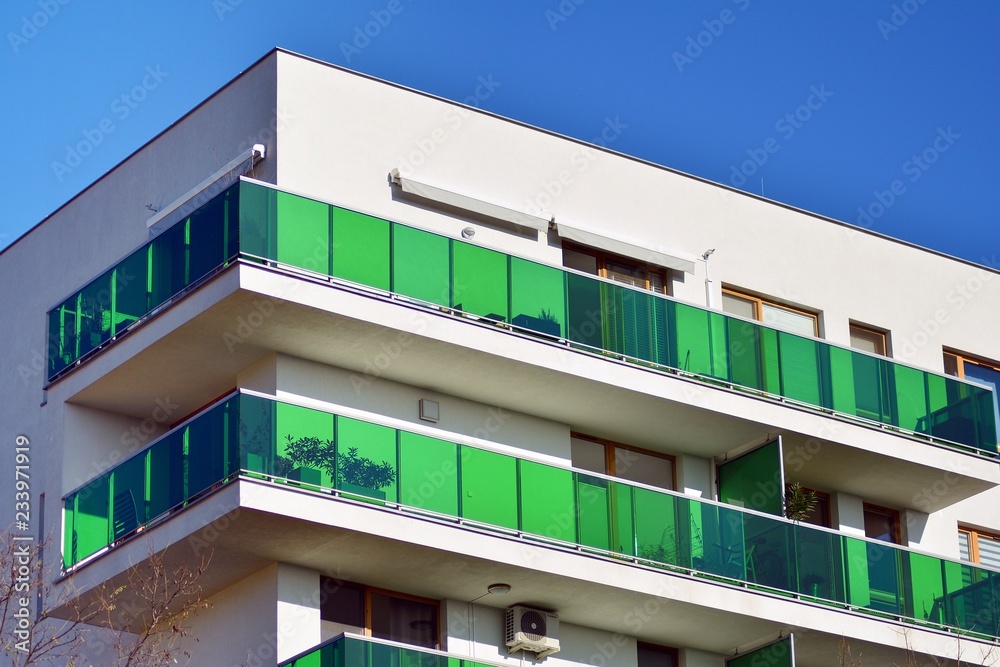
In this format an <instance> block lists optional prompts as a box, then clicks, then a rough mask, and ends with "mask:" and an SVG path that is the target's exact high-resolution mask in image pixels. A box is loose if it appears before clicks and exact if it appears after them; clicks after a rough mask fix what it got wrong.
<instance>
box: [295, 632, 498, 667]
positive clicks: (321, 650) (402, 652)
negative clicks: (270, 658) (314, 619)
mask: <svg viewBox="0 0 1000 667" xmlns="http://www.w3.org/2000/svg"><path fill="white" fill-rule="evenodd" d="M278 667H498V663H492V662H480V661H479V660H472V659H470V658H459V657H456V656H453V655H448V654H447V653H442V652H440V651H429V650H427V649H425V648H416V647H413V646H403V645H400V644H396V643H392V642H383V641H380V640H378V639H372V638H371V637H360V636H358V635H346V634H345V635H341V636H340V637H335V638H334V639H331V640H330V641H328V642H324V643H322V644H320V645H319V646H317V647H316V648H314V649H312V650H310V651H307V652H305V653H303V654H302V655H299V656H296V657H294V658H292V659H291V660H286V661H285V662H283V663H281V664H280V665H279V666H278Z"/></svg>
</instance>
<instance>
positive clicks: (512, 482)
mask: <svg viewBox="0 0 1000 667" xmlns="http://www.w3.org/2000/svg"><path fill="white" fill-rule="evenodd" d="M239 477H245V478H251V479H256V480H263V481H264V482H267V483H273V484H275V485H293V486H295V487H297V488H300V489H306V490H310V491H314V492H318V493H320V494H330V495H333V496H337V497H342V498H347V499H351V500H355V501H360V502H363V503H368V504H374V505H378V506H379V507H380V508H387V509H390V510H393V511H399V512H402V513H404V514H411V515H419V516H421V517H423V518H429V519H432V520H436V521H441V522H447V523H451V524H456V523H457V524H459V525H468V526H474V527H477V528H480V529H486V530H489V531H494V532H498V533H502V534H504V535H507V536H513V537H516V538H519V539H524V540H528V541H532V542H534V543H537V544H547V545H550V546H554V547H557V548H564V549H572V550H574V551H578V552H583V553H587V554H591V555H596V556H601V557H606V558H611V559H615V560H616V561H620V562H622V563H628V564H633V563H634V564H639V565H645V566H652V567H655V568H661V569H663V570H666V571H669V572H673V573H676V574H681V575H690V576H695V577H701V578H706V579H709V580H711V581H716V582H721V583H724V584H730V585H736V586H740V587H745V588H748V589H753V590H759V591H762V592H767V593H771V594H777V595H780V596H785V597H791V598H798V599H803V600H808V601H810V602H814V603H819V604H824V605H831V606H834V607H837V608H840V609H847V610H849V611H853V612H859V613H864V614H872V615H876V616H883V617H887V618H893V619H900V620H903V621H906V622H911V623H914V624H918V625H921V626H925V627H931V628H938V629H949V630H956V631H963V632H969V633H974V634H976V635H977V636H983V637H989V638H993V637H997V636H1000V632H998V630H997V628H998V627H1000V608H997V606H996V603H995V600H997V599H1000V572H997V571H993V570H988V569H986V568H981V567H977V566H973V565H970V564H967V563H960V562H955V561H949V560H946V559H943V558H938V557H936V556H931V555H927V554H921V553H918V552H915V551H911V550H908V549H904V548H901V547H897V546H893V545H890V544H885V543H881V542H876V541H872V540H867V539H864V538H857V537H849V536H846V535H842V534H840V533H837V532H834V531H830V530H826V529H822V528H816V527H813V526H808V525H801V524H796V523H792V522H789V521H787V520H785V519H782V518H778V517H774V516H772V515H768V514H762V513H758V512H754V511H750V510H744V509H740V508H736V507H732V506H728V505H723V504H721V503H716V502H711V501H706V500H701V499H696V498H692V497H687V496H684V495H681V494H678V493H674V492H669V491H663V490H658V489H654V488H650V487H645V486H642V485H637V484H627V483H624V482H622V481H620V480H617V479H614V478H610V477H606V476H603V475H596V474H592V473H585V472H582V471H578V470H572V469H567V468H560V467H556V466H552V465H546V464H542V463H538V462H535V461H530V460H527V459H522V458H516V457H512V456H508V455H504V454H500V453H497V452H493V451H488V450H485V449H480V448H477V447H473V446H469V445H462V444H458V443H454V442H449V441H446V440H441V439H439V438H434V437H430V436H427V435H422V434H419V433H414V432H410V431H406V430H401V429H395V428H390V427H388V426H384V425H379V424H375V423H371V422H367V421H362V420H358V419H354V418H350V417H345V416H341V415H334V414H331V413H327V412H323V411H319V410H315V409H311V408H305V407H301V406H297V405H292V404H289V403H283V402H278V401H274V400H272V399H269V398H263V397H260V396H256V395H252V394H248V393H238V394H234V395H232V396H230V397H229V398H227V399H224V400H223V401H221V402H219V403H217V404H216V405H214V406H212V407H211V408H209V409H207V410H205V411H204V412H202V413H201V414H199V415H198V416H196V417H193V418H192V419H190V420H189V421H187V422H186V423H184V424H183V425H181V426H179V427H177V428H175V429H174V430H172V431H171V432H169V433H167V434H166V435H165V436H163V437H162V438H160V439H159V440H157V441H156V442H154V443H153V444H152V445H151V446H150V447H148V448H147V449H145V450H143V451H141V452H139V453H138V454H136V455H134V456H133V457H131V458H129V459H127V460H125V461H123V462H122V463H120V464H118V465H117V466H115V467H114V468H112V469H111V470H109V471H108V472H106V473H104V474H103V475H101V476H100V477H98V478H96V479H94V480H92V481H91V482H89V483H87V484H86V485H84V486H83V487H81V488H80V489H78V490H76V491H74V492H72V493H70V494H68V495H67V496H66V497H65V499H64V530H65V533H64V542H63V545H64V546H63V550H64V560H63V565H64V567H65V568H66V569H67V570H69V569H71V568H74V567H75V566H76V565H78V564H80V563H82V562H83V561H85V560H87V559H90V558H92V557H95V556H96V555H97V554H99V553H101V552H103V551H105V550H106V549H108V548H109V547H113V546H116V545H118V544H119V543H121V542H122V541H124V540H126V539H128V538H129V537H131V536H133V535H136V534H138V533H140V532H142V531H143V530H145V529H146V528H148V527H150V526H152V525H154V524H156V523H158V522H160V521H162V520H164V519H166V518H167V517H169V515H170V514H171V513H172V512H173V511H175V510H178V509H182V508H184V507H185V506H187V505H188V504H190V503H191V502H192V501H194V500H196V499H198V498H200V497H202V496H204V495H206V494H208V493H211V492H212V491H213V490H215V489H217V488H220V487H222V486H223V485H225V484H226V483H228V482H230V481H233V480H235V479H237V478H239Z"/></svg>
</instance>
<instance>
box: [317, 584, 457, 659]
mask: <svg viewBox="0 0 1000 667" xmlns="http://www.w3.org/2000/svg"><path fill="white" fill-rule="evenodd" d="M325 581H332V582H334V584H335V585H336V587H337V588H352V589H354V590H357V591H360V592H361V593H362V598H361V599H362V605H363V606H364V608H363V609H362V616H363V618H364V635H365V636H366V637H373V636H374V635H373V634H372V595H373V594H375V595H382V596H384V597H390V598H398V599H401V600H410V601H413V602H419V603H421V604H426V605H429V606H433V607H434V623H435V626H436V632H435V633H434V646H433V647H429V646H425V647H422V648H433V649H434V650H440V649H441V601H440V600H435V599H433V598H425V597H421V596H419V595H411V594H409V593H401V592H399V591H393V590H389V589H387V588H378V587H376V586H368V585H367V584H360V583H355V582H349V581H340V580H338V579H335V578H333V577H325V576H321V578H320V589H321V590H323V589H324V588H323V587H324V582H325ZM320 620H321V621H327V622H331V623H339V621H331V620H330V619H324V618H323V612H322V605H320ZM404 643H405V642H404ZM413 646H419V645H418V644H413Z"/></svg>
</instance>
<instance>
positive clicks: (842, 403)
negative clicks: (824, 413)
mask: <svg viewBox="0 0 1000 667" xmlns="http://www.w3.org/2000/svg"><path fill="white" fill-rule="evenodd" d="M829 354H830V356H829V359H830V391H831V395H832V400H833V409H834V410H836V411H838V412H843V413H846V414H849V415H856V414H858V399H857V396H856V394H855V386H856V383H857V384H863V385H865V386H867V384H866V382H865V380H857V379H855V375H854V369H855V365H854V358H855V356H856V355H855V354H854V353H853V352H851V351H850V350H845V349H843V348H840V347H831V348H830V349H829ZM864 391H865V389H864V387H862V392H864Z"/></svg>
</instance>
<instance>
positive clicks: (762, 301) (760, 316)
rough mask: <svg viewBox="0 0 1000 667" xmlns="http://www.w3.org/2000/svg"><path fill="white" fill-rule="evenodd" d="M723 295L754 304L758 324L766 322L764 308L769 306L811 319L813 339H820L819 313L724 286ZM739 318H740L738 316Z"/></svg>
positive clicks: (754, 315) (755, 318)
mask: <svg viewBox="0 0 1000 667" xmlns="http://www.w3.org/2000/svg"><path fill="white" fill-rule="evenodd" d="M722 293H723V294H724V295H725V294H728V295H730V296H734V297H736V298H738V299H743V300H745V301H751V302H753V319H754V320H755V321H757V322H761V323H763V322H764V306H765V305H768V306H771V307H772V308H780V309H782V310H787V311H789V312H791V313H797V314H799V315H805V316H806V317H811V318H812V321H813V337H814V338H819V337H820V335H819V311H812V310H806V309H804V308H798V307H796V306H789V305H788V304H785V303H779V302H777V301H775V300H774V299H768V298H765V297H762V296H757V295H755V294H750V293H748V292H743V291H741V290H739V289H736V288H733V287H727V286H725V285H723V286H722ZM737 317H738V316H737Z"/></svg>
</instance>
